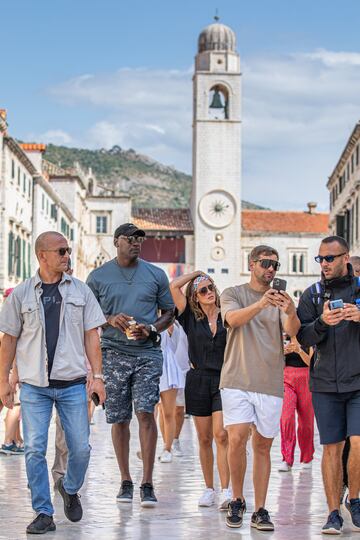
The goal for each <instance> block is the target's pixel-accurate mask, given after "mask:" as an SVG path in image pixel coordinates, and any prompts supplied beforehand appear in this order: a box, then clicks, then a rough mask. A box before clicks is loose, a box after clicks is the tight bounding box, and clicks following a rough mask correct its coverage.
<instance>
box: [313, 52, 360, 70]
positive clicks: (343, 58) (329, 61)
mask: <svg viewBox="0 0 360 540" xmlns="http://www.w3.org/2000/svg"><path fill="white" fill-rule="evenodd" d="M303 56H304V58H309V59H310V60H320V61H321V62H323V63H324V64H325V65H326V66H330V67H332V66H336V65H350V66H360V53H358V52H334V51H327V50H325V49H318V50H317V51H315V52H313V53H308V54H304V55H303Z"/></svg>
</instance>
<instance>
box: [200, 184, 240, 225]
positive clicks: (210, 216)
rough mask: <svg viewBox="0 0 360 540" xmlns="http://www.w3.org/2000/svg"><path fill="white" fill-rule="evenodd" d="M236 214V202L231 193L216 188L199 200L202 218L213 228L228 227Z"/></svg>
mask: <svg viewBox="0 0 360 540" xmlns="http://www.w3.org/2000/svg"><path fill="white" fill-rule="evenodd" d="M235 214H236V202H235V199H234V198H233V196H232V195H230V193H228V192H227V191H224V190H222V189H216V190H214V191H209V193H206V194H205V195H204V196H203V197H202V199H201V200H200V202H199V215H200V217H201V219H202V220H203V221H204V223H206V225H208V226H209V227H212V228H213V229H223V228H225V227H228V226H229V225H230V224H231V222H232V221H233V219H234V217H235Z"/></svg>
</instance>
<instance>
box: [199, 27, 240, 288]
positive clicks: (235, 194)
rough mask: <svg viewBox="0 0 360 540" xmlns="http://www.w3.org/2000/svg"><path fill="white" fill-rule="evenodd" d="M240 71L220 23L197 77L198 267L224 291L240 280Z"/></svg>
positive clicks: (204, 47)
mask: <svg viewBox="0 0 360 540" xmlns="http://www.w3.org/2000/svg"><path fill="white" fill-rule="evenodd" d="M240 79H241V73H240V56H239V55H238V53H237V52H236V37H235V33H234V32H233V30H231V28H229V27H228V26H225V25H223V24H220V23H219V22H218V17H215V23H214V24H210V25H209V26H207V27H206V28H205V29H204V30H203V31H202V32H201V34H200V36H199V40H198V54H197V55H196V58H195V73H194V77H193V107H194V109H193V186H192V197H191V213H192V218H193V223H194V231H195V232H194V236H195V238H194V241H195V246H194V264H195V269H196V270H203V271H204V272H206V273H209V275H211V277H213V279H214V281H215V283H216V284H217V286H218V288H219V289H220V290H223V289H224V288H225V287H228V286H230V285H235V284H237V283H239V281H240V273H241V268H240V236H241V221H240V215H241V202H240V201H241V199H240V188H241V80H240Z"/></svg>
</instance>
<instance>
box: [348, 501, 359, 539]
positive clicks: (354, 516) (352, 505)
mask: <svg viewBox="0 0 360 540" xmlns="http://www.w3.org/2000/svg"><path fill="white" fill-rule="evenodd" d="M345 507H346V509H347V510H348V512H349V514H350V516H351V521H352V524H353V529H354V531H360V499H350V500H349V499H348V497H346V499H345Z"/></svg>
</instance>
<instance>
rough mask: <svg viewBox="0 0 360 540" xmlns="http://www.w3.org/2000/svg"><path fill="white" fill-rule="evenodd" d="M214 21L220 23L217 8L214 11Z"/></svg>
mask: <svg viewBox="0 0 360 540" xmlns="http://www.w3.org/2000/svg"><path fill="white" fill-rule="evenodd" d="M214 21H215V22H218V21H220V17H219V10H218V8H216V9H215V15H214Z"/></svg>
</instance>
